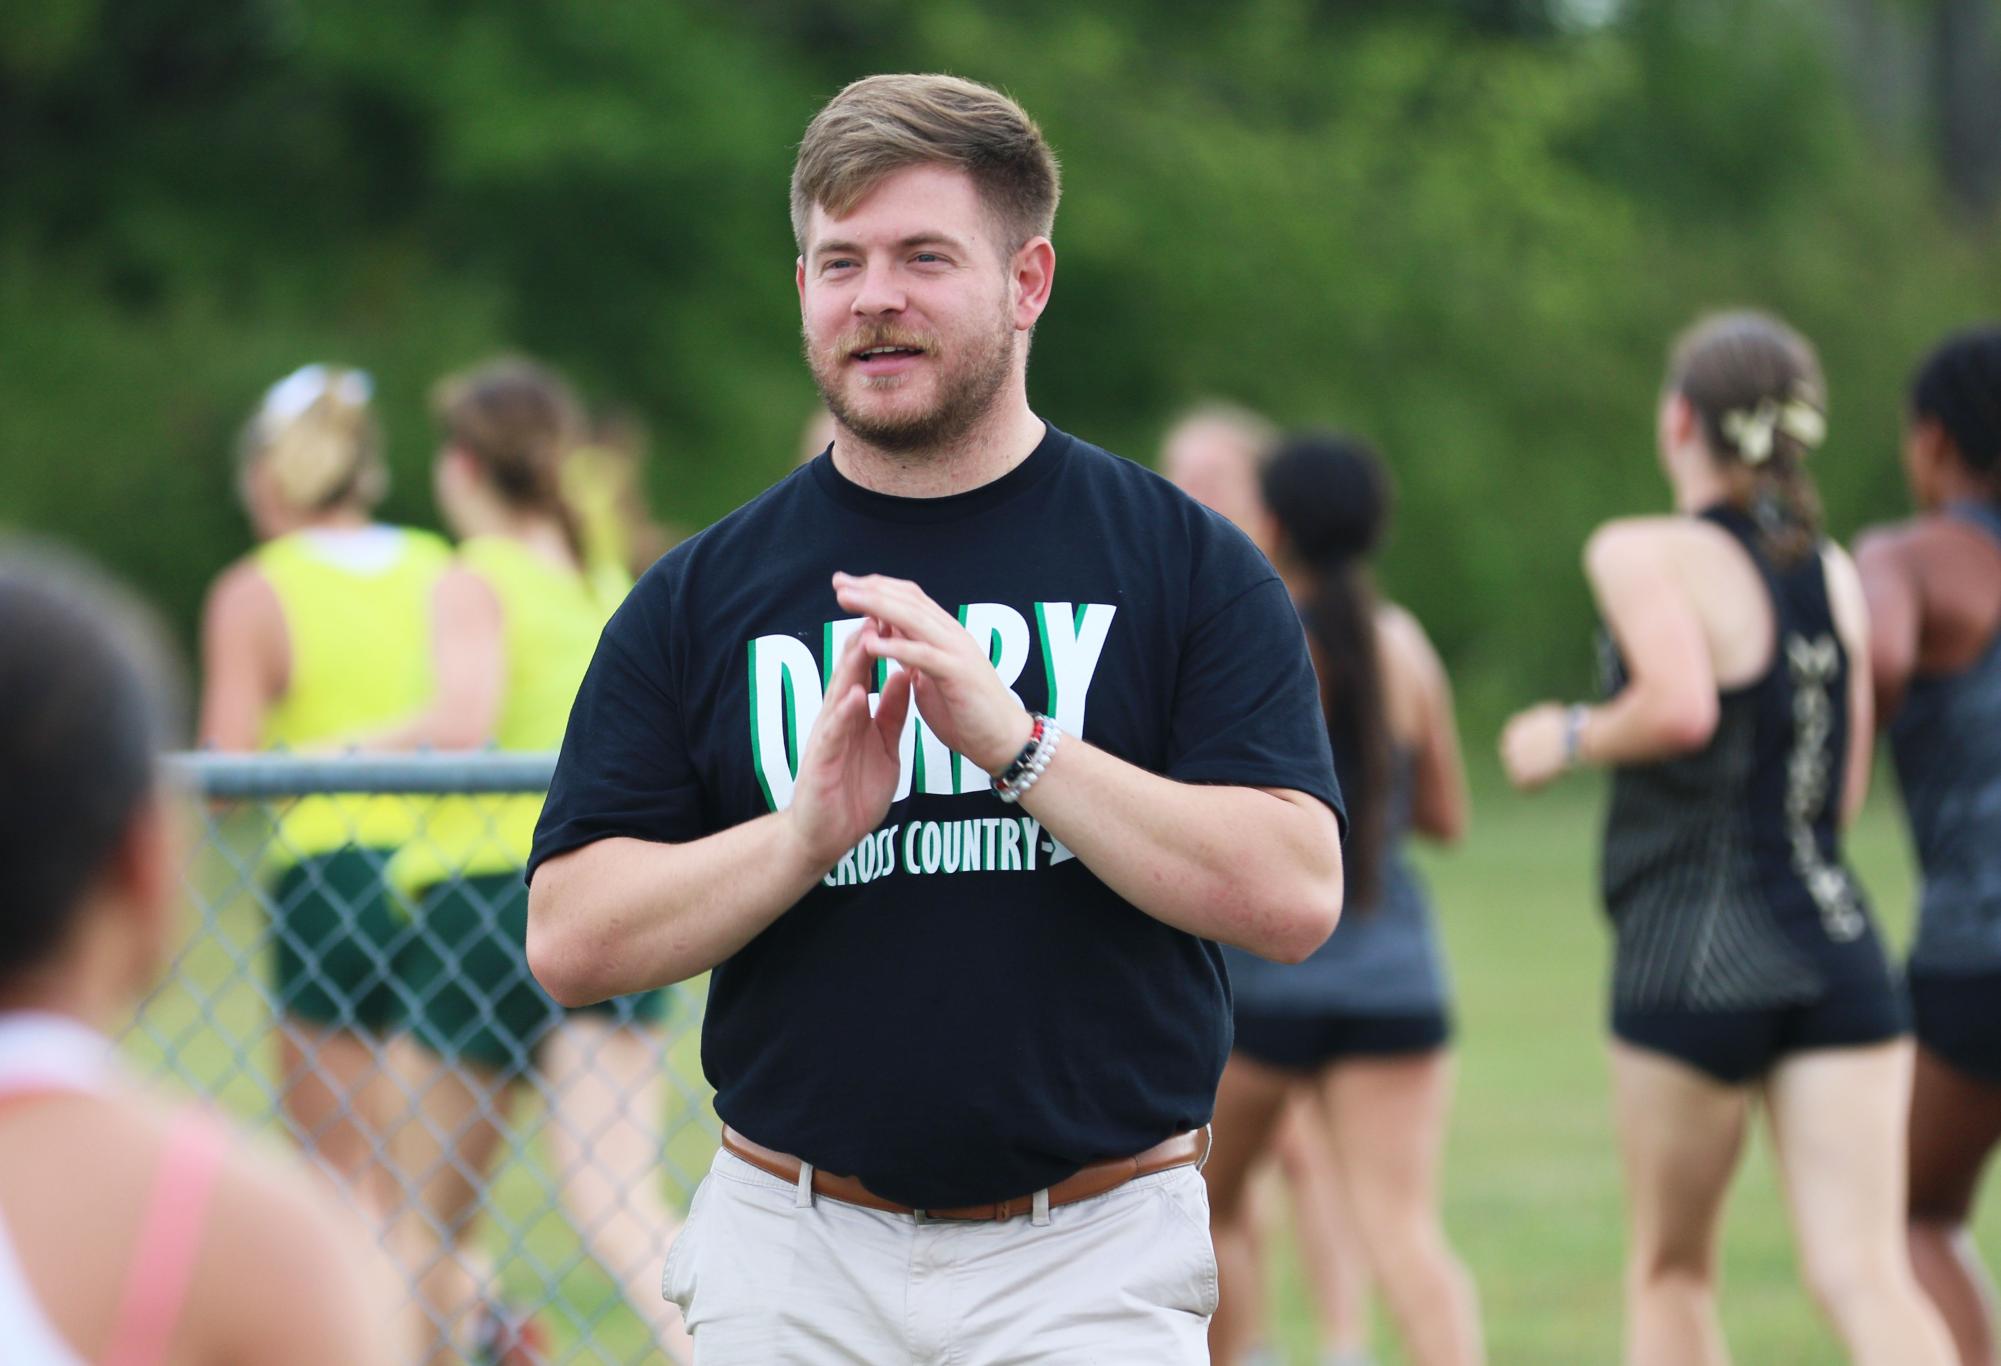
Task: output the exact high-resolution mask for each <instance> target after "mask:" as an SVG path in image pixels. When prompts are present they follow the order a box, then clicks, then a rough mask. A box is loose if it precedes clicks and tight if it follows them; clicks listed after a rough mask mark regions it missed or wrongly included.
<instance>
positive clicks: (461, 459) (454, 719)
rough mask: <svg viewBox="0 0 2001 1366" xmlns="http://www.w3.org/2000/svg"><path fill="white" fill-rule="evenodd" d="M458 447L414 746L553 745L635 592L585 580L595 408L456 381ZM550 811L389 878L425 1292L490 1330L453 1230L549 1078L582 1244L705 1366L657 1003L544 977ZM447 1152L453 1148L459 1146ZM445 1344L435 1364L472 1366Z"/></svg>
mask: <svg viewBox="0 0 2001 1366" xmlns="http://www.w3.org/2000/svg"><path fill="white" fill-rule="evenodd" d="M436 408H437V416H438V418H439V421H440V424H441V426H442V427H443V428H444V431H445V442H444V446H443V448H442V449H441V450H440V452H439V455H438V462H437V492H438V502H439V505H440V506H441V507H442V508H443V509H444V511H445V515H446V519H447V521H448V522H449V523H450V524H451V526H452V528H453V529H454V531H456V532H457V533H458V534H459V535H460V536H462V537H463V540H462V541H461V543H460V546H459V557H458V563H457V564H456V566H455V567H454V568H453V569H452V570H451V572H450V573H448V574H447V575H446V576H445V577H444V579H443V580H441V582H440V583H439V585H438V591H437V597H436V620H437V623H438V631H437V638H436V641H435V645H434V651H435V660H436V663H435V668H436V672H437V676H438V680H439V686H438V691H437V695H436V698H435V701H434V703H433V705H432V707H431V708H430V710H429V711H427V712H426V713H424V714H423V715H422V716H421V717H420V718H419V719H418V720H417V721H416V722H415V723H414V724H413V725H412V726H410V727H409V728H408V729H407V730H405V731H403V732H401V733H399V735H398V736H397V737H396V738H397V741H398V742H399V743H404V744H409V745H422V744H428V745H432V746H435V747H437V748H440V749H451V748H474V747H479V746H483V745H488V744H492V745H495V746H497V747H498V748H500V749H503V750H525V751H543V750H554V749H555V748H556V747H557V746H558V745H559V744H560V743H561V742H562V738H563V729H564V727H565V725H566V724H567V723H568V720H569V713H570V704H571V702H572V700H573V699H574V698H575V696H576V691H577V686H578V684H579V683H580V682H582V680H583V676H584V671H585V669H586V668H587V667H588V666H589V664H590V660H591V655H592V653H593V652H594V651H595V649H596V647H597V639H598V634H599V632H600V630H601V629H602V628H603V625H604V623H605V620H606V619H607V618H608V617H609V616H610V615H611V612H612V609H613V608H614V607H616V606H617V599H618V597H619V596H620V595H622V592H623V589H624V587H626V586H629V584H621V585H619V587H618V588H617V590H616V591H606V589H605V588H604V587H603V586H602V583H603V581H602V578H601V576H597V575H592V574H589V573H587V572H586V571H585V569H584V567H583V557H582V555H581V553H580V538H579V536H578V535H577V533H576V522H575V520H574V518H573V516H572V515H571V513H570V511H569V509H568V507H567V506H566V504H565V503H564V501H563V497H562V491H561V489H562V485H561V471H562V467H563V461H564V459H565V458H566V456H567V454H568V452H569V450H570V449H571V445H572V442H573V438H574V433H575V431H576V417H575V414H576V407H575V404H574V401H573V400H572V399H571V397H570V395H569V392H568V390H567V388H566V387H565V386H564V385H563V384H562V382H561V381H560V380H558V379H556V378H555V377H554V376H553V375H551V374H549V373H548V372H546V371H544V370H542V369H540V368H539V367H536V366H533V365H529V364H527V363H525V362H518V361H507V362H498V363H495V364H492V365H488V366H485V367H482V368H480V369H478V370H476V371H474V372H472V373H471V374H469V375H466V376H464V377H462V378H457V379H453V380H448V381H446V382H445V383H444V384H442V385H440V386H439V389H438V393H437V396H436ZM541 807H542V801H541V798H540V797H539V796H531V797H479V798H455V799H451V800H449V801H447V802H444V803H440V805H439V807H438V808H437V810H436V811H435V812H433V813H432V817H431V820H430V822H429V826H428V829H427V830H426V832H425V835H424V837H422V838H420V839H418V840H416V841H414V842H412V843H411V844H410V845H408V846H406V847H405V848H404V850H403V851H402V852H401V853H400V854H399V855H398V856H397V858H396V860H395V861H394V863H393V864H392V868H391V880H392V881H393V882H394V884H395V885H396V887H397V888H398V890H399V891H400V892H401V893H402V894H403V895H404V896H405V897H406V898H407V899H408V900H409V902H410V903H411V904H412V905H413V906H414V907H415V908H416V909H415V912H414V918H415V923H416V926H417V934H416V938H415V940H414V942H413V943H412V945H411V947H410V949H409V951H408V952H406V953H405V954H404V955H403V956H402V958H401V959H400V960H399V963H398V970H399V974H400V976H401V979H402V985H403V987H404V990H405V992H406V994H407V996H408V998H409V999H410V1000H411V1002H412V1003H413V1016H412V1019H411V1032H412V1034H413V1035H414V1036H415V1038H416V1039H417V1040H418V1041H419V1042H420V1043H422V1044H423V1045H425V1047H426V1049H427V1050H428V1052H429V1054H430V1056H431V1058H432V1068H433V1071H432V1073H431V1074H430V1075H425V1076H420V1077H417V1078H415V1079H413V1084H412V1092H413V1094H416V1095H418V1096H420V1097H422V1100H421V1102H420V1104H421V1106H422V1109H423V1111H424V1116H423V1118H424V1121H425V1122H423V1123H420V1124H413V1125H410V1126H409V1127H408V1129H407V1130H406V1133H407V1134H408V1135H409V1142H408V1144H406V1145H405V1147H404V1149H403V1150H400V1151H399V1153H398V1157H399V1162H400V1165H402V1166H404V1167H405V1168H406V1169H407V1170H411V1171H427V1170H431V1171H441V1172H443V1171H449V1172H452V1173H455V1174H456V1175H454V1177H453V1178H452V1179H450V1180H441V1181H431V1182H428V1183H426V1186H425V1190H424V1195H423V1202H424V1205H425V1208H424V1209H423V1210H422V1211H413V1212H412V1219H411V1220H410V1223H411V1225H412V1228H411V1229H410V1230H408V1233H409V1235H410V1236H412V1237H414V1238H416V1239H420V1240H421V1239H424V1238H429V1239H430V1240H431V1241H432V1243H433V1244H434V1247H433V1249H432V1250H431V1251H430V1252H429V1254H428V1255H422V1256H420V1257H419V1258H418V1259H417V1261H416V1262H415V1265H418V1266H420V1267H429V1268H430V1270H428V1271H427V1272H425V1273H424V1274H423V1276H422V1279H421V1296H422V1298H423V1300H424V1304H425V1307H426V1309H427V1310H428V1312H429V1313H430V1314H431V1315H432V1317H433V1319H434V1321H435V1322H438V1323H443V1324H451V1323H464V1322H466V1321H467V1320H468V1319H470V1318H474V1317H476V1316H477V1311H476V1302H477V1296H478V1284H477V1277H476V1276H475V1275H474V1274H473V1273H472V1272H471V1270H470V1269H469V1268H468V1267H467V1266H466V1265H465V1259H464V1254H463V1251H462V1249H460V1248H458V1247H455V1246H450V1245H446V1244H448V1242H449V1240H450V1239H451V1238H452V1237H453V1235H452V1233H451V1232H450V1231H452V1230H463V1229H466V1228H468V1227H469V1226H470V1225H471V1224H472V1222H473V1220H472V1218H471V1216H472V1214H473V1213H474V1212H475V1210H476V1206H477V1202H478V1199H479V1196H480V1185H481V1183H482V1182H483V1180H484V1179H485V1178H486V1177H487V1176H489V1175H490V1174H491V1172H492V1168H493V1165H494V1160H495V1158H496V1157H497V1156H498V1149H499V1147H500V1138H501V1136H502V1135H501V1131H500V1130H499V1128H498V1127H497V1126H496V1125H494V1124H492V1123H489V1122H484V1120H485V1117H486V1116H489V1115H504V1114H506V1113H507V1110H508V1107H509V1104H510V1102H511V1101H512V1100H513V1098H514V1097H515V1095H516V1094H517V1093H518V1091H519V1090H520V1088H519V1087H517V1086H516V1085H515V1084H514V1083H516V1082H517V1081H519V1080H521V1079H523V1078H524V1077H526V1076H528V1075H529V1074H530V1073H531V1069H533V1070H537V1071H539V1073H540V1074H541V1078H542V1080H543V1082H544V1085H545V1090H546V1093H547V1095H548V1098H549V1105H550V1108H551V1112H552V1119H553V1120H554V1121H555V1122H554V1123H553V1124H552V1125H551V1126H550V1130H549V1140H550V1144H551V1147H552V1149H553V1151H554V1155H555V1158H556V1166H557V1171H558V1179H559V1181H560V1183H561V1187H562V1194H563V1199H564V1203H565V1205H566V1206H567V1208H568V1211H569V1214H570V1217H571V1219H572V1221H573V1223H574V1225H575V1227H576V1230H577V1233H578V1235H579V1237H580V1238H581V1239H582V1240H583V1242H584V1244H585V1246H586V1247H587V1248H588V1249H589V1250H590V1252H591V1253H592V1255H593V1256H594V1257H595V1258H596V1259H597V1261H598V1262H599V1264H600V1265H601V1266H603V1268H604V1269H605V1271H606V1272H607V1274H609V1275H610V1276H612V1277H613V1279H614V1280H616V1281H617V1282H618V1284H619V1285H620V1286H621V1288H623V1289H624V1291H625V1295H626V1300H627V1303H628V1304H629V1305H630V1306H631V1307H632V1308H633V1310H634V1311H635V1312H636V1313H638V1314H639V1315H641V1316H642V1317H643V1318H645V1319H647V1320H648V1321H649V1322H650V1324H651V1325H652V1327H653V1329H654V1331H655V1334H656V1337H657V1338H658V1340H659V1341H660V1343H661V1345H662V1346H663V1347H664V1348H666V1349H667V1350H669V1351H670V1352H672V1353H674V1354H675V1355H676V1356H677V1357H678V1358H679V1359H682V1360H686V1359H688V1357H689V1356H690V1355H691V1349H690V1348H689V1345H688V1343H687V1339H686V1337H685V1335H684V1334H683V1333H682V1330H681V1326H680V1321H679V1316H678V1312H677V1311H676V1310H675V1309H674V1307H673V1306H672V1305H670V1304H667V1303H666V1302H665V1301H664V1300H662V1299H661V1298H660V1295H659V1292H658V1289H657V1282H658V1273H659V1262H660V1257H661V1255H662V1254H663V1253H664V1251H665V1248H666V1244H667V1242H668V1241H669V1240H670V1238H671V1236H672V1234H673V1232H674V1220H673V1218H672V1216H671V1215H670V1214H669V1212H668V1210H667V1207H666V1205H665V1202H664V1200H663V1199H662V1197H661V1194H660V1187H659V1173H658V1161H659V1154H660V1150H661V1146H662V1133H661V1127H660V1126H661V1124H662V1122H663V1120H664V1118H665V1111H666V1101H667V1098H666V1088H665V1076H664V1066H665V1063H664V1050H665V1041H664V1039H663V1037H662V1034H661V1031H660V1029H659V1027H658V1026H659V1021H660V1019H661V1016H662V1014H663V1009H664V997H663V995H662V993H659V992H649V993H647V994H645V995H642V996H635V997H626V998H622V999H620V1000H616V1001H609V1002H606V1003H604V1005H602V1006H599V1007H594V1008H592V1010H590V1011H574V1012H566V1011H564V1010H563V1009H562V1007H560V1006H558V1005H557V1004H556V1003H555V1002H554V1001H553V1000H552V999H551V998H550V997H549V995H548V994H547V993H546V992H545V991H543V990H542V988H541V986H540V985H539V984H537V983H536V981H535V980H534V978H533V977H532V976H531V975H530V974H529V971H528V962H527V952H526V947H525V940H526V936H527V918H528V899H527V888H526V886H525V885H524V883H523V881H522V869H523V867H524V866H525V864H526V863H527V859H528V852H529V845H530V843H531V841H532V839H533V836H534V830H535V821H536V818H537V816H538V815H539V814H540V813H541ZM440 1136H445V1137H444V1143H443V1145H442V1146H441V1143H440ZM461 1348H462V1344H454V1343H450V1342H443V1341H440V1342H439V1343H437V1344H435V1346H434V1348H433V1351H434V1357H433V1359H434V1360H436V1361H440V1362H442V1361H451V1360H457V1359H458V1357H457V1356H456V1355H455V1352H457V1351H458V1350H461Z"/></svg>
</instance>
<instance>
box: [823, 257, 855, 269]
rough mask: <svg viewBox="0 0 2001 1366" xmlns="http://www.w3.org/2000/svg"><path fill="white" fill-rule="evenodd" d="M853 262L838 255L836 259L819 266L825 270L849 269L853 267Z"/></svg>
mask: <svg viewBox="0 0 2001 1366" xmlns="http://www.w3.org/2000/svg"><path fill="white" fill-rule="evenodd" d="M854 264H855V263H854V262H853V261H850V260H848V259H847V258H846V257H840V258H838V259H836V260H833V261H829V262H827V264H826V265H824V266H822V267H820V269H822V270H827V271H834V270H849V269H852V268H853V267H854Z"/></svg>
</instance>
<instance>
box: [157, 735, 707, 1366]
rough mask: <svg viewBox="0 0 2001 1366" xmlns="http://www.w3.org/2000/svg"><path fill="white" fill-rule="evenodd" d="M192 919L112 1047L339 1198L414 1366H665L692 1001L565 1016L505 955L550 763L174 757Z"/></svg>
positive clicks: (687, 996)
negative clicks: (382, 1274) (394, 1304)
mask: <svg viewBox="0 0 2001 1366" xmlns="http://www.w3.org/2000/svg"><path fill="white" fill-rule="evenodd" d="M173 767H174V769H175V770H176V771H177V772H178V773H179V774H180V775H181V777H182V778H183V779H184V780H185V783H186V785H187V787H188V789H189V790H190V792H191V793H192V795H193V796H194V797H195V798H196V807H197V810H198V811H199V812H200V813H201V816H200V821H201V832H202V838H201V841H200V844H199V850H198V853H197V856H196V858H195V860H194V862H193V864H192V866H191V869H190V876H189V883H190V890H191V894H192V899H193V902H194V904H195V906H196V907H197V908H198V910H199V913H200V914H199V924H198V925H197V926H196V927H195V929H194V932H193V933H192V934H191V935H190V936H189V938H188V940H187V941H186V944H185V946H184V948H183V949H182V951H181V952H180V954H179V955H178V956H177V957H176V959H175V961H174V965H173V969H172V971H171V973H170V974H169V976H168V978H167V980H166V981H164V982H163V983H162V984H161V986H160V987H159V989H158V990H156V991H155V992H154V993H153V995H152V996H151V998H150V999H149V1000H148V1001H147V1003H146V1005H145V1007H144V1009H143V1010H142V1011H141V1012H140V1013H139V1015H138V1017H137V1019H136V1020H135V1022H134V1024H133V1027H132V1030H131V1033H130V1034H129V1036H128V1037H127V1039H126V1041H125V1044H126V1049H127V1051H128V1053H129V1054H130V1055H131V1056H132V1057H133V1058H134V1059H135V1060H136V1061H137V1062H138V1063H139V1065H140V1066H142V1067H145V1068H149V1069H151V1070H154V1071H157V1072H160V1073H163V1074H166V1075H168V1076H171V1077H174V1078H176V1079H178V1081H179V1082H181V1083H182V1084H184V1085H186V1086H187V1087H189V1088H191V1089H192V1090H194V1091H196V1092H199V1093H201V1094H204V1095H207V1096H210V1097H213V1098H214V1099H215V1100H217V1101H218V1102H220V1104H221V1105H222V1106H223V1107H225V1108H226V1109H228V1110H230V1111H232V1112H234V1113H235V1114H236V1115H237V1116H239V1117H241V1118H243V1119H245V1120H246V1121H248V1122H250V1123H252V1124H253V1125H267V1126H272V1127H275V1128H277V1129H278V1130H279V1131H280V1132H282V1133H284V1134H285V1135H287V1137H288V1138H289V1139H290V1141H292V1142H293V1143H295V1144H296V1145H297V1146H298V1147H300V1148H301V1149H303V1150H304V1151H305V1152H306V1153H308V1154H309V1155H310V1156H311V1157H312V1159H313V1160H314V1161H315V1162H317V1163H319V1164H320V1165H321V1166H323V1167H324V1168H325V1169H326V1170H327V1171H328V1172H329V1173H330V1174H331V1175H332V1176H333V1177H334V1178H335V1179H336V1180H337V1181H339V1182H340V1183H342V1185H343V1187H344V1188H345V1189H346V1190H348V1191H349V1192H351V1194H352V1197H353V1200H354V1203H355V1204H356V1205H357V1207H359V1208H361V1209H363V1210H365V1211H366V1212H367V1213H368V1215H369V1217H370V1219H371V1220H372V1221H373V1223H374V1226H375V1228H376V1230H377V1232H378V1234H379V1236H380V1238H381V1241H382V1246H383V1248H384V1249H385V1252H386V1253H387V1254H388V1255H389V1256H390V1257H391V1258H392V1259H393V1260H394V1261H395V1262H396V1265H397V1268H398V1270H399V1272H400V1273H401V1274H402V1277H403V1280H404V1284H405V1287H406V1290H407V1294H408V1301H407V1304H406V1310H407V1318H408V1326H409V1340H410V1342H411V1344H412V1345H411V1351H412V1354H413V1357H414V1358H415V1359H417V1360H427V1361H431V1362H439V1363H442V1362H459V1361H472V1362H481V1361H490V1362H496V1363H503V1364H504V1366H527V1364H528V1363H542V1362H547V1363H619V1364H620V1366H624V1364H625V1363H637V1362H660V1361H679V1360H683V1359H684V1358H685V1356H686V1354H687V1352H686V1345H685V1341H686V1340H685V1338H683V1337H681V1336H680V1331H681V1330H680V1324H679V1321H678V1315H677V1314H676V1311H675V1310H674V1308H673V1306H671V1305H668V1304H666V1303H665V1302H663V1301H662V1300H661V1298H660V1294H659V1288H658V1287H659V1275H660V1266H661V1260H662V1257H663V1255H664V1253H665V1248H666V1245H667V1242H668V1241H669V1239H670V1238H671V1236H672V1234H673V1232H674V1230H675V1228H676V1227H677V1226H678V1220H679V1213H680V1211H682V1210H683V1209H685V1208H686V1205H687V1201H688V1199H689V1197H690V1196H691V1195H692V1193H693V1191H694V1186H695V1183H696V1181H697V1180H698V1178H699V1175H700V1173H701V1172H703V1171H704V1170H706V1168H707V1164H708V1160H709V1157H710V1156H711V1154H712V1153H713V1152H714V1148H715V1128H714V1120H713V1118H712V1110H711V1107H710V1103H709V1102H710V1095H709V1091H708V1088H707V1087H706V1086H705V1085H704V1083H703V1082H702V1079H701V1068H700V1063H699V1048H698V1043H699V1035H700V1023H701V1003H702V1001H703V999H704V994H705V991H706V984H705V983H703V982H700V981H697V982H693V983H686V984H683V985H681V986H678V987H674V988H671V989H669V990H668V991H665V992H660V993H654V994H650V995H648V996H643V997H636V998H630V997H629V998H622V999H621V1000H620V1001H618V1002H615V1003H611V1004H609V1005H607V1006H605V1007H599V1008H593V1009H591V1010H588V1011H564V1010H562V1009H560V1008H559V1007H557V1006H556V1005H555V1004H554V1002H552V1001H550V1000H549V998H548V997H547V995H546V994H545V993H543V992H542V991H541V989H540V988H539V987H538V986H537V985H536V984H535V983H534V981H533V979H532V978H531V977H530V976H529V974H528V970H527V963H526V955H525V951H524V949H523V945H522V933H523V926H524V925H525V918H526V908H527V902H526V893H525V888H524V887H523V885H522V881H521V866H520V864H521V846H522V842H523V840H524V838H525V835H524V830H525V829H526V828H529V827H532V824H533V820H534V812H535V811H536V810H537V809H539V806H540V803H541V794H542V792H543V791H544V790H545V789H546V787H547V785H548V781H549V776H550V771H551V768H552V767H553V757H552V756H548V755H502V754H479V755H412V756H395V757H359V756H356V757H335V758H311V757H304V756H297V757H293V756H273V755H257V756H231V755H212V754H200V755H185V756H179V757H177V758H176V759H175V760H174V761H173Z"/></svg>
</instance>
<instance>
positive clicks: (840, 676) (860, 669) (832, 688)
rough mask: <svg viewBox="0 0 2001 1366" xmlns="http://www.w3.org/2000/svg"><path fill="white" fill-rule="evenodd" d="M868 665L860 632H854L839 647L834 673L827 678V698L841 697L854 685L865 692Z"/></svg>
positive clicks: (867, 679) (866, 688)
mask: <svg viewBox="0 0 2001 1366" xmlns="http://www.w3.org/2000/svg"><path fill="white" fill-rule="evenodd" d="M869 664H870V661H869V658H868V656H867V655H866V654H864V653H863V651H862V647H861V639H860V632H856V633H855V634H854V635H851V636H849V637H848V639H847V641H846V643H845V644H843V645H842V646H841V653H840V654H839V655H838V656H837V657H836V658H835V660H834V671H833V672H832V673H831V674H829V675H828V676H827V696H828V697H830V698H833V697H840V696H843V695H844V694H845V693H846V691H847V689H848V688H849V687H850V686H851V685H853V684H856V683H859V684H861V685H862V690H863V691H864V692H866V691H867V690H868V681H869V677H868V675H869Z"/></svg>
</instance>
